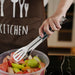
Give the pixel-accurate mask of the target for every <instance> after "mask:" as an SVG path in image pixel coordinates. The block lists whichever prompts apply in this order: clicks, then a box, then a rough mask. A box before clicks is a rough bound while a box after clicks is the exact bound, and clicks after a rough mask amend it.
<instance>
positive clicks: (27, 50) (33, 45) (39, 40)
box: [13, 18, 66, 62]
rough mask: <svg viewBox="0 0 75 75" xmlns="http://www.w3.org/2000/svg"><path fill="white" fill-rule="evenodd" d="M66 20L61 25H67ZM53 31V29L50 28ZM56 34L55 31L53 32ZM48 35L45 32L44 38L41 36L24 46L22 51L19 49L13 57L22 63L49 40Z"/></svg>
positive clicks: (63, 19)
mask: <svg viewBox="0 0 75 75" xmlns="http://www.w3.org/2000/svg"><path fill="white" fill-rule="evenodd" d="M65 20H66V18H62V21H61V23H60V24H61V25H62V24H63V23H65V22H66V21H65ZM50 30H51V28H50ZM53 32H54V31H53ZM47 37H48V35H47V34H46V33H45V32H44V37H43V38H41V37H40V36H38V37H37V38H36V39H34V40H33V41H32V42H31V43H29V44H28V45H27V46H24V47H22V48H20V49H18V50H17V51H16V52H15V53H14V55H13V58H14V59H15V60H16V61H17V62H18V61H20V60H21V59H23V58H25V59H26V58H27V57H28V56H29V55H30V54H31V52H32V51H33V50H34V49H35V48H36V47H37V46H38V45H40V44H41V43H42V42H43V41H44V40H45V39H47Z"/></svg>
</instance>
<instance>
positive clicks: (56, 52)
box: [48, 48, 75, 56]
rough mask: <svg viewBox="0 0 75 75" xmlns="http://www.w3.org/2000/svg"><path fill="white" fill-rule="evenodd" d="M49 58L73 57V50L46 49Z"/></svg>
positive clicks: (74, 52) (74, 49)
mask: <svg viewBox="0 0 75 75" xmlns="http://www.w3.org/2000/svg"><path fill="white" fill-rule="evenodd" d="M48 51H49V52H48V55H49V56H75V48H70V49H67V48H61V49H50V48H49V49H48Z"/></svg>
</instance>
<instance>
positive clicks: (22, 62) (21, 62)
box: [11, 52, 25, 64]
mask: <svg viewBox="0 0 75 75" xmlns="http://www.w3.org/2000/svg"><path fill="white" fill-rule="evenodd" d="M13 54H14V52H12V53H11V60H12V62H16V61H15V60H14V58H13ZM18 63H20V64H24V63H25V62H24V60H23V59H22V60H20V61H19V62H18Z"/></svg>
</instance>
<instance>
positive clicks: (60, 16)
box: [53, 10, 66, 19]
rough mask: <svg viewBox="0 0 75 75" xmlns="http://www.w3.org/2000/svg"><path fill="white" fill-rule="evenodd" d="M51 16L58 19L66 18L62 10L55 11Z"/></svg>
mask: <svg viewBox="0 0 75 75" xmlns="http://www.w3.org/2000/svg"><path fill="white" fill-rule="evenodd" d="M53 16H56V17H59V18H60V19H61V18H62V17H63V16H64V17H65V16H66V12H64V10H57V11H56V12H55V13H54V14H53Z"/></svg>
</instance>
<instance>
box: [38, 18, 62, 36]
mask: <svg viewBox="0 0 75 75" xmlns="http://www.w3.org/2000/svg"><path fill="white" fill-rule="evenodd" d="M50 27H51V29H52V30H53V31H58V30H60V29H61V25H60V21H59V19H58V18H54V17H53V18H52V17H50V18H48V19H47V20H45V21H44V22H43V24H42V26H41V27H40V28H39V35H40V36H41V37H44V34H43V33H44V32H46V34H47V35H49V36H50V35H52V34H53V32H52V31H51V30H49V28H50Z"/></svg>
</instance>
